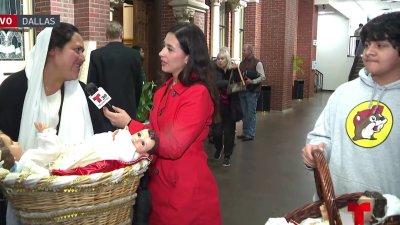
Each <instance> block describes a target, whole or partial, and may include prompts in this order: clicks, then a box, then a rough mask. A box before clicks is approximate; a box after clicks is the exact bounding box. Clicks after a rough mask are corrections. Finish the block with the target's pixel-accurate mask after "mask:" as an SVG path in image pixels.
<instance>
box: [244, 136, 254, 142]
mask: <svg viewBox="0 0 400 225" xmlns="http://www.w3.org/2000/svg"><path fill="white" fill-rule="evenodd" d="M253 139H254V138H251V137H244V138H242V141H252V140H253Z"/></svg>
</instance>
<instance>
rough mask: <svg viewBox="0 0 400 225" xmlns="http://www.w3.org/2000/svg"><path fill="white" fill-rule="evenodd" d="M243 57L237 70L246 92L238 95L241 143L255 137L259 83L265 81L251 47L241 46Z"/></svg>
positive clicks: (260, 66) (262, 70)
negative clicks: (244, 84)
mask: <svg viewBox="0 0 400 225" xmlns="http://www.w3.org/2000/svg"><path fill="white" fill-rule="evenodd" d="M243 57H244V59H243V61H242V62H241V63H240V65H239V69H240V71H242V74H243V76H244V77H245V82H246V88H247V90H246V91H245V92H242V93H240V94H239V96H240V103H241V104H242V111H243V134H242V135H239V136H238V138H239V139H242V141H252V140H253V139H254V137H255V136H256V113H257V112H256V110H257V100H258V96H260V91H261V82H262V81H263V80H265V73H264V67H263V65H262V63H261V61H260V60H259V59H257V58H256V57H255V56H254V48H253V46H252V45H250V44H245V45H244V46H243ZM250 74H252V76H251V77H250Z"/></svg>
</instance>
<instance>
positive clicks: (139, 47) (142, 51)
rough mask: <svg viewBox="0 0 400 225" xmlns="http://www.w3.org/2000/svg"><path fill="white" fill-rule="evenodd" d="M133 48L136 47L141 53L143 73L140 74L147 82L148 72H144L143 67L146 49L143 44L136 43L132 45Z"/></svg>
mask: <svg viewBox="0 0 400 225" xmlns="http://www.w3.org/2000/svg"><path fill="white" fill-rule="evenodd" d="M132 48H133V49H136V50H137V51H139V53H140V60H141V62H142V67H141V73H140V75H141V76H142V80H143V83H144V82H146V80H147V79H146V74H145V72H144V69H143V63H144V49H143V47H142V46H140V45H134V46H132Z"/></svg>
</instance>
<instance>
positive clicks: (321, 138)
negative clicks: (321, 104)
mask: <svg viewBox="0 0 400 225" xmlns="http://www.w3.org/2000/svg"><path fill="white" fill-rule="evenodd" d="M331 99H332V98H330V99H329V100H328V103H327V104H326V106H325V108H324V110H323V111H322V113H321V114H320V115H319V117H318V119H317V121H316V123H315V125H314V128H313V130H312V131H310V132H309V133H308V134H307V141H306V143H307V144H312V145H318V144H320V143H323V144H324V145H325V151H324V153H325V158H326V159H327V161H329V158H330V157H329V156H330V151H331V145H332V144H331V136H332V135H331V133H332V132H331V127H330V123H329V122H330V120H331V118H330V114H331V107H332V100H331Z"/></svg>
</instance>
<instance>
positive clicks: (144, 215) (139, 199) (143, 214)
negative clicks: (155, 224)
mask: <svg viewBox="0 0 400 225" xmlns="http://www.w3.org/2000/svg"><path fill="white" fill-rule="evenodd" d="M148 182H149V171H148V170H147V171H146V172H145V173H144V175H143V177H142V178H140V184H139V187H138V188H137V191H136V193H137V196H136V202H135V205H134V206H133V220H132V224H133V225H148V224H149V223H148V219H149V215H150V211H151V198H150V191H149V189H148V188H147V183H148Z"/></svg>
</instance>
